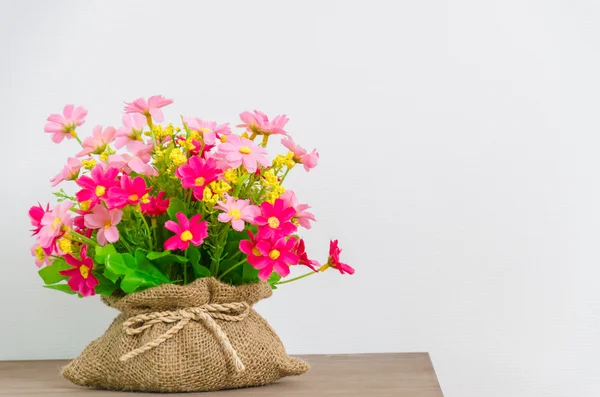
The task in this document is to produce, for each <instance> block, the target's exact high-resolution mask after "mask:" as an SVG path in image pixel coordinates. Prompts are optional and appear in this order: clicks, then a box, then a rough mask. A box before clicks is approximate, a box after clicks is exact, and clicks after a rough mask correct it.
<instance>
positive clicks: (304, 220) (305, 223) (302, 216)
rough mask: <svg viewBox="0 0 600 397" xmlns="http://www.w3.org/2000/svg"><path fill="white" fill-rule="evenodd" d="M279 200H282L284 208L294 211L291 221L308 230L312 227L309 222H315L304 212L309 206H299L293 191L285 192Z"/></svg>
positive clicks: (309, 213) (312, 216) (309, 214)
mask: <svg viewBox="0 0 600 397" xmlns="http://www.w3.org/2000/svg"><path fill="white" fill-rule="evenodd" d="M280 199H281V200H283V203H284V204H285V206H286V207H292V208H293V209H294V210H295V211H296V214H295V215H294V217H293V218H292V220H294V221H296V222H298V224H299V225H300V226H302V227H304V228H306V229H310V228H311V227H312V226H311V224H310V221H313V222H316V221H317V220H316V219H315V216H314V215H313V214H312V213H311V212H308V211H306V210H307V209H309V208H310V206H309V205H308V204H300V203H299V202H298V198H297V197H296V193H294V191H293V190H286V191H285V193H283V194H282V195H281V197H280Z"/></svg>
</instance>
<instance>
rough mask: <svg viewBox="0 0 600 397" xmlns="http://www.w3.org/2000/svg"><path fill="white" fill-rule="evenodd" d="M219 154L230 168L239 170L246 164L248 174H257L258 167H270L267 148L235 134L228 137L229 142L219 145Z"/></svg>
mask: <svg viewBox="0 0 600 397" xmlns="http://www.w3.org/2000/svg"><path fill="white" fill-rule="evenodd" d="M219 153H220V154H221V156H222V157H221V158H222V159H223V160H224V161H225V163H226V164H227V167H229V168H237V167H239V166H240V165H242V164H244V167H246V169H247V170H248V172H255V171H256V169H257V168H258V165H262V166H263V167H268V166H269V165H270V162H269V160H268V159H267V157H266V154H267V150H266V149H265V148H263V147H260V146H258V145H256V144H255V143H254V142H252V141H251V140H250V139H247V138H240V137H239V136H237V135H233V134H232V135H229V136H228V137H227V142H224V143H221V144H220V145H219Z"/></svg>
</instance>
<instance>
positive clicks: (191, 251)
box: [186, 246, 210, 278]
mask: <svg viewBox="0 0 600 397" xmlns="http://www.w3.org/2000/svg"><path fill="white" fill-rule="evenodd" d="M186 254H187V257H188V259H189V261H190V263H191V265H192V270H193V271H194V276H195V277H196V278H201V277H210V270H209V269H208V268H207V267H205V266H202V265H201V264H200V257H201V255H200V250H199V249H198V248H197V247H193V246H190V247H189V248H188V249H187V252H186Z"/></svg>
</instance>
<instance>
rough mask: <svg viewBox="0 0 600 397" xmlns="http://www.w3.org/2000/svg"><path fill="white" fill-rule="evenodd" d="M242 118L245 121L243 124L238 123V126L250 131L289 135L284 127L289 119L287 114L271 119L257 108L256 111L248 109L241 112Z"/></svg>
mask: <svg viewBox="0 0 600 397" xmlns="http://www.w3.org/2000/svg"><path fill="white" fill-rule="evenodd" d="M240 119H241V120H242V121H243V124H238V125H237V127H243V128H246V131H248V132H252V133H255V134H264V135H274V134H282V135H287V132H286V131H285V130H284V129H283V128H284V127H285V125H286V123H287V122H288V120H289V119H288V118H287V117H286V115H285V114H282V115H279V116H277V117H275V118H274V119H273V121H269V118H268V117H267V115H266V114H264V113H263V112H260V111H258V110H255V111H254V112H248V111H246V112H242V113H240Z"/></svg>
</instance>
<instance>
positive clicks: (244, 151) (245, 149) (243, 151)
mask: <svg viewBox="0 0 600 397" xmlns="http://www.w3.org/2000/svg"><path fill="white" fill-rule="evenodd" d="M240 153H241V154H250V153H252V150H250V148H249V147H248V146H242V147H241V148H240Z"/></svg>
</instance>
